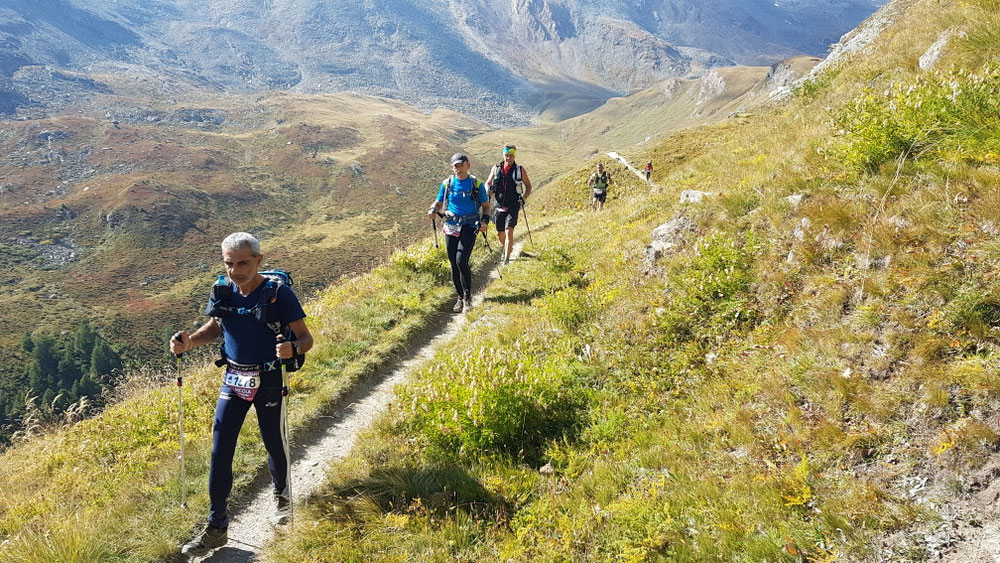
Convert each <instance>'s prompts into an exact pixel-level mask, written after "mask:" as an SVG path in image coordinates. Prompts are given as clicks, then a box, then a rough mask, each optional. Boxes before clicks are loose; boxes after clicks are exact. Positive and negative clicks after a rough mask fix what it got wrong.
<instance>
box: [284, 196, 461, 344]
mask: <svg viewBox="0 0 1000 563" xmlns="http://www.w3.org/2000/svg"><path fill="white" fill-rule="evenodd" d="M440 211H441V202H440V201H435V202H434V203H432V204H431V208H430V209H428V210H427V216H428V217H430V218H431V219H433V218H434V217H435V216H436V215H437V214H438V213H439V212H440ZM296 334H298V333H296Z"/></svg>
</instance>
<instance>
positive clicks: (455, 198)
mask: <svg viewBox="0 0 1000 563" xmlns="http://www.w3.org/2000/svg"><path fill="white" fill-rule="evenodd" d="M469 168H471V164H470V163H469V157H467V156H466V155H465V154H464V153H457V154H455V155H454V156H452V157H451V169H452V171H453V172H454V174H453V175H452V176H449V177H448V178H447V179H445V181H443V182H441V186H440V188H439V189H438V195H437V199H436V200H435V201H434V203H433V204H431V208H430V209H429V210H428V211H427V216H428V217H430V218H431V219H434V218H435V217H444V219H445V221H444V225H442V229H441V230H442V231H444V234H445V235H447V236H446V237H445V240H446V242H447V247H448V261H449V262H451V280H452V283H454V284H455V291H456V292H457V293H458V301H456V302H455V307H454V308H453V309H452V310H453V311H455V312H456V313H461V312H464V311H467V310H469V308H470V307H472V269H471V268H470V267H469V256H470V255H471V254H472V248H473V246H475V244H476V233H477V232H479V231H482V232H483V233H485V232H486V225H487V224H489V221H490V204H489V201H488V198H487V195H486V185H485V184H484V183H483V181H482V180H480V179H479V178H476V177H475V176H472V175H471V174H469ZM442 208H443V209H444V212H442V211H441V209H442Z"/></svg>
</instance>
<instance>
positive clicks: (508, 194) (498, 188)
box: [492, 162, 524, 207]
mask: <svg viewBox="0 0 1000 563" xmlns="http://www.w3.org/2000/svg"><path fill="white" fill-rule="evenodd" d="M510 179H511V180H512V181H513V183H514V184H513V186H510V188H513V189H510V188H508V186H507V176H505V175H504V173H503V162H501V163H500V164H497V165H496V166H495V167H494V168H493V186H492V188H493V197H494V199H496V201H497V206H498V207H513V206H515V205H517V203H518V201H520V199H521V194H522V193H524V187H523V186H524V183H523V182H522V181H521V165H520V164H517V163H514V168H513V169H512V170H511V171H510Z"/></svg>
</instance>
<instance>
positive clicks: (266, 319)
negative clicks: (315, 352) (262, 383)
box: [205, 270, 306, 371]
mask: <svg viewBox="0 0 1000 563" xmlns="http://www.w3.org/2000/svg"><path fill="white" fill-rule="evenodd" d="M259 273H260V275H262V276H264V287H263V289H262V290H261V292H260V299H259V300H258V302H257V304H256V305H254V306H253V307H250V308H246V307H234V306H233V304H232V301H233V286H232V284H231V283H230V282H228V281H226V277H225V276H221V275H220V276H219V277H218V279H217V280H216V281H215V285H213V286H212V296H211V297H210V298H209V300H208V306H207V307H206V308H205V314H206V315H208V316H210V317H214V318H217V319H224V318H228V317H238V316H250V317H253V318H254V319H256V320H257V322H259V323H261V324H264V325H267V327H268V328H270V329H271V330H272V331H274V334H275V335H281V336H283V337H284V338H285V339H287V340H292V336H293V335H292V330H291V328H290V327H289V326H288V325H287V324H285V323H283V322H282V321H281V319H279V318H278V312H277V310H276V309H275V308H272V307H271V306H270V305H271V304H273V303H274V302H275V301H277V300H278V290H279V289H280V288H281V286H282V285H287V286H289V287H291V286H292V275H291V274H290V273H288V272H286V271H284V270H268V271H266V272H259ZM226 361H227V358H226V352H225V349H224V347H223V349H222V358H220V359H218V360H216V361H215V365H217V366H219V367H222V366H223V365H225V363H226ZM305 361H306V357H305V354H299V355H298V356H294V357H292V358H289V359H287V360H284V361H283V363H284V364H285V370H286V371H297V370H298V369H299V368H301V367H302V364H304V363H305Z"/></svg>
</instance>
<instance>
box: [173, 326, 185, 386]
mask: <svg viewBox="0 0 1000 563" xmlns="http://www.w3.org/2000/svg"><path fill="white" fill-rule="evenodd" d="M170 340H172V341H173V342H177V343H180V344H183V342H184V341H183V340H181V333H179V332H177V333H174V335H173V336H172V337H171V338H170ZM174 357H176V358H177V386H178V387H180V386H181V385H183V384H184V378H183V377H181V358H183V357H184V352H181V353H180V354H174Z"/></svg>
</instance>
